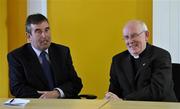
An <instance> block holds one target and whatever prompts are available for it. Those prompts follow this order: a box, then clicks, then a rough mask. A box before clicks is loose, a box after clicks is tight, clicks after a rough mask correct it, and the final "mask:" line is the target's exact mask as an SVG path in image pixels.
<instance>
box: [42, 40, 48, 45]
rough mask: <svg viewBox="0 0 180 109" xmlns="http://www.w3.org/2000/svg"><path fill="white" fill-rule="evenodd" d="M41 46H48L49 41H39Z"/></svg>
mask: <svg viewBox="0 0 180 109" xmlns="http://www.w3.org/2000/svg"><path fill="white" fill-rule="evenodd" d="M41 44H42V45H48V44H49V41H48V40H43V41H41Z"/></svg>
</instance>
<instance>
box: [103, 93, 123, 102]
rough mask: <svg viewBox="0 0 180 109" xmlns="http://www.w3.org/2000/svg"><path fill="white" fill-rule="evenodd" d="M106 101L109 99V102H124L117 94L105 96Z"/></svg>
mask: <svg viewBox="0 0 180 109" xmlns="http://www.w3.org/2000/svg"><path fill="white" fill-rule="evenodd" d="M104 98H105V99H107V100H111V99H112V100H122V99H121V98H119V97H118V96H117V95H116V94H114V93H112V92H107V93H106V94H105V97H104Z"/></svg>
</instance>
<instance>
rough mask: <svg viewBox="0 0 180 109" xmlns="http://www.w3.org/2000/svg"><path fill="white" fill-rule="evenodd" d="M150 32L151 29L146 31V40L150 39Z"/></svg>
mask: <svg viewBox="0 0 180 109" xmlns="http://www.w3.org/2000/svg"><path fill="white" fill-rule="evenodd" d="M149 34H150V33H149V31H145V35H146V37H145V39H146V41H148V38H149Z"/></svg>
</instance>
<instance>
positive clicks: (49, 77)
mask: <svg viewBox="0 0 180 109" xmlns="http://www.w3.org/2000/svg"><path fill="white" fill-rule="evenodd" d="M46 54H47V53H46V52H45V51H42V52H41V54H40V58H41V59H42V63H41V66H42V68H43V71H44V74H45V76H46V78H47V80H48V85H49V88H50V89H51V90H52V89H53V88H54V85H53V83H54V82H53V78H52V72H51V68H50V64H49V61H48V60H47V58H46Z"/></svg>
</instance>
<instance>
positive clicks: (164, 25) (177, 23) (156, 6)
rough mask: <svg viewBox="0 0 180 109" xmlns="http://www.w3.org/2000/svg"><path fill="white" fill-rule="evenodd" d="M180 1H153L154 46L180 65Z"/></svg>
mask: <svg viewBox="0 0 180 109" xmlns="http://www.w3.org/2000/svg"><path fill="white" fill-rule="evenodd" d="M179 42H180V0H153V45H156V46H159V47H161V48H164V49H166V50H168V51H169V52H170V54H171V57H172V62H173V63H180V43H179Z"/></svg>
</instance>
